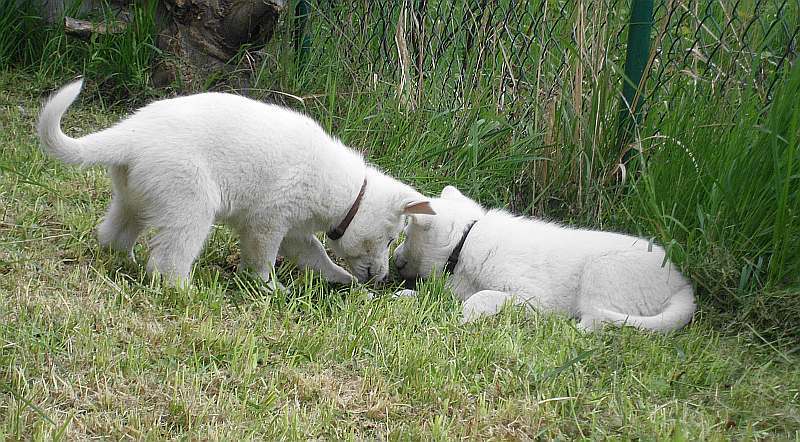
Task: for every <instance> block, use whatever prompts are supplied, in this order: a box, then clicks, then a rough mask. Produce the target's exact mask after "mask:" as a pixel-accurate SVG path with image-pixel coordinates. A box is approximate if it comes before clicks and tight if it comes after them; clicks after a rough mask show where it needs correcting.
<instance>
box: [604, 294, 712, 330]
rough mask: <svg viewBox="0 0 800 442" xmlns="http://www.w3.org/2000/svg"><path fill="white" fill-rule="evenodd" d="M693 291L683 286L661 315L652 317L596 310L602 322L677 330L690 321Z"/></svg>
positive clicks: (649, 328)
mask: <svg viewBox="0 0 800 442" xmlns="http://www.w3.org/2000/svg"><path fill="white" fill-rule="evenodd" d="M695 308H696V306H695V303H694V290H693V289H692V287H691V286H690V285H687V286H685V287H684V288H682V289H681V290H680V291H678V292H676V293H675V294H674V295H672V298H670V300H669V303H668V304H667V305H666V306H665V307H664V310H663V311H661V313H659V314H657V315H653V316H636V315H628V314H625V313H619V312H615V311H612V310H607V309H604V308H597V312H598V313H600V315H599V316H600V317H599V318H598V319H600V320H601V321H604V322H613V323H616V324H620V325H622V324H625V325H630V326H633V327H637V328H642V329H648V330H655V331H660V332H668V331H673V330H678V329H680V328H681V327H683V326H684V325H686V324H688V323H689V321H691V320H692V316H693V315H694V311H695Z"/></svg>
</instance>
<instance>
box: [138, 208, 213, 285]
mask: <svg viewBox="0 0 800 442" xmlns="http://www.w3.org/2000/svg"><path fill="white" fill-rule="evenodd" d="M213 221H214V219H213V217H212V216H208V215H206V216H203V217H200V218H194V219H192V220H191V221H189V222H181V221H180V220H176V224H175V225H170V226H162V227H160V228H157V229H158V230H157V232H156V234H155V235H154V236H153V238H152V239H151V240H150V259H149V260H148V262H147V271H148V273H150V274H154V273H158V274H160V275H161V276H162V277H164V278H166V279H167V280H166V281H165V282H167V283H168V284H174V285H177V286H188V284H189V277H190V275H191V270H192V263H193V262H194V260H195V259H196V258H197V256H198V255H199V254H200V251H201V250H202V249H203V243H205V240H206V237H207V236H208V233H209V231H210V230H211V225H212V223H213Z"/></svg>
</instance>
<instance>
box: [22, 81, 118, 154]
mask: <svg viewBox="0 0 800 442" xmlns="http://www.w3.org/2000/svg"><path fill="white" fill-rule="evenodd" d="M82 87H83V79H80V80H77V81H74V82H72V83H70V84H68V85H66V86H64V87H62V88H61V89H59V90H58V91H57V92H56V93H54V94H53V95H52V96H51V97H50V99H49V100H48V101H47V103H46V104H45V105H44V107H43V109H42V112H41V113H40V114H39V124H38V126H37V132H38V134H39V140H40V142H41V144H42V148H43V150H44V151H45V153H47V154H49V155H52V156H54V157H56V158H58V159H59V160H61V161H63V162H65V163H69V164H80V165H90V164H119V163H121V162H122V161H121V160H122V158H121V154H120V152H119V151H118V150H117V149H115V146H102V145H99V144H98V143H96V142H94V141H93V140H92V139H91V138H96V137H91V136H90V137H83V138H78V139H76V138H71V137H69V136H67V135H66V134H65V133H64V132H62V131H61V117H62V116H63V115H64V113H65V112H66V111H67V109H68V108H69V106H70V105H71V104H72V102H73V101H75V99H76V98H78V94H80V93H81V88H82ZM87 138H88V139H87Z"/></svg>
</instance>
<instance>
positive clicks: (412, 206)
mask: <svg viewBox="0 0 800 442" xmlns="http://www.w3.org/2000/svg"><path fill="white" fill-rule="evenodd" d="M403 215H436V212H435V211H434V210H433V207H431V202H430V201H428V200H416V201H411V202H407V203H405V206H404V207H403Z"/></svg>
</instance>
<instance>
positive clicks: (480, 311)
mask: <svg viewBox="0 0 800 442" xmlns="http://www.w3.org/2000/svg"><path fill="white" fill-rule="evenodd" d="M515 301H516V298H515V297H514V296H513V295H509V294H507V293H503V292H498V291H494V290H482V291H480V292H478V293H476V294H474V295H472V296H470V297H469V299H467V300H466V301H464V306H463V315H462V317H461V323H462V324H466V323H468V322H472V321H474V320H476V319H478V318H480V317H481V316H492V315H496V314H497V313H498V312H499V311H500V310H501V309H502V308H503V305H505V304H506V303H514V302H515Z"/></svg>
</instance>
